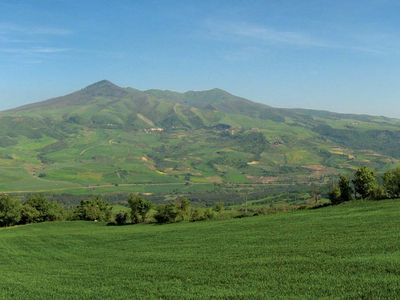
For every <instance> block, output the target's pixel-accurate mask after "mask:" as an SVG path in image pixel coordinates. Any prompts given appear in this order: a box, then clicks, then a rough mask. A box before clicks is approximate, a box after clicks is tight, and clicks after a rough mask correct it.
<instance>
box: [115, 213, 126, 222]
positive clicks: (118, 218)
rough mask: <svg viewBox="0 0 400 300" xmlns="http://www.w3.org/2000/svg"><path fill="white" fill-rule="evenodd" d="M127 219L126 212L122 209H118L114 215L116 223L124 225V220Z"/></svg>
mask: <svg viewBox="0 0 400 300" xmlns="http://www.w3.org/2000/svg"><path fill="white" fill-rule="evenodd" d="M127 220H128V214H127V213H126V212H124V211H120V212H119V213H117V214H116V216H115V222H116V223H117V224H118V225H124V224H126V221H127Z"/></svg>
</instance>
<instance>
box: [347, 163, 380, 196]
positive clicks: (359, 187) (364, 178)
mask: <svg viewBox="0 0 400 300" xmlns="http://www.w3.org/2000/svg"><path fill="white" fill-rule="evenodd" d="M353 185H354V192H355V195H356V198H361V199H371V198H373V197H374V191H376V188H377V185H378V184H377V182H376V178H375V174H374V171H373V170H371V169H370V168H367V167H361V168H359V169H358V170H357V171H356V172H355V174H354V179H353Z"/></svg>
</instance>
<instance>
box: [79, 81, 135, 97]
mask: <svg viewBox="0 0 400 300" xmlns="http://www.w3.org/2000/svg"><path fill="white" fill-rule="evenodd" d="M82 91H83V92H85V93H88V94H90V95H91V96H95V97H97V96H103V97H123V96H124V95H126V94H127V93H128V92H127V91H126V89H124V88H122V87H120V86H118V85H116V84H114V83H112V82H111V81H108V80H100V81H98V82H95V83H93V84H91V85H88V86H87V87H85V88H84V89H82Z"/></svg>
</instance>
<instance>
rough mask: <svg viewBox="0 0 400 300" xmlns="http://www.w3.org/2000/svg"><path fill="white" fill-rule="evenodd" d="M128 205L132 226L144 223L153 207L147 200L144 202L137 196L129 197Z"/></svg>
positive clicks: (143, 199)
mask: <svg viewBox="0 0 400 300" xmlns="http://www.w3.org/2000/svg"><path fill="white" fill-rule="evenodd" d="M128 204H129V207H130V208H131V220H132V223H134V224H136V223H140V222H145V221H146V217H147V215H148V213H149V212H150V210H151V208H152V207H153V204H152V203H151V202H150V201H149V200H146V199H145V198H143V197H141V196H140V195H138V194H132V195H130V196H129V199H128Z"/></svg>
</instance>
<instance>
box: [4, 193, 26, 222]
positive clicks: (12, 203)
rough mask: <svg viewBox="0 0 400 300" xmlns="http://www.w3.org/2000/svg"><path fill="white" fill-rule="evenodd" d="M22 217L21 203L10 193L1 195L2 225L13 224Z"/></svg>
mask: <svg viewBox="0 0 400 300" xmlns="http://www.w3.org/2000/svg"><path fill="white" fill-rule="evenodd" d="M20 219H21V203H20V202H19V201H18V200H15V199H14V198H11V197H10V196H8V195H0V227H4V226H12V225H15V224H17V223H18V222H19V220H20Z"/></svg>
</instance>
